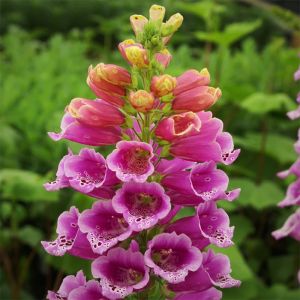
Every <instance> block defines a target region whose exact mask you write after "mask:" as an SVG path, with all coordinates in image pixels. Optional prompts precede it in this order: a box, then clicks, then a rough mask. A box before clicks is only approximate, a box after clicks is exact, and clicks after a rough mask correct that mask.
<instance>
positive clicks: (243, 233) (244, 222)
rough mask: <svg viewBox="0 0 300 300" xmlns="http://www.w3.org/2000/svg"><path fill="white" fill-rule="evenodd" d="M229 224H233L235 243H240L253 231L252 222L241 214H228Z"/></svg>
mask: <svg viewBox="0 0 300 300" xmlns="http://www.w3.org/2000/svg"><path fill="white" fill-rule="evenodd" d="M230 224H231V225H233V226H235V229H234V242H235V243H236V244H241V243H242V242H243V241H244V240H245V238H246V237H247V236H248V235H249V234H251V233H252V232H253V231H254V226H253V224H252V223H251V222H250V220H249V219H248V218H246V217H245V216H243V215H232V216H230Z"/></svg>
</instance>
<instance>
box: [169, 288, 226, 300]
mask: <svg viewBox="0 0 300 300" xmlns="http://www.w3.org/2000/svg"><path fill="white" fill-rule="evenodd" d="M200 299H201V300H220V299H222V292H221V291H219V290H217V289H216V288H214V287H211V288H209V289H206V290H203V291H197V292H184V293H179V294H178V295H176V297H175V298H174V300H200Z"/></svg>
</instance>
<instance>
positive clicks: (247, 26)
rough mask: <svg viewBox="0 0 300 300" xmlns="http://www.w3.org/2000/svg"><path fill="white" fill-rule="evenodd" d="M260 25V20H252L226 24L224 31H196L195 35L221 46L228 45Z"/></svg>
mask: <svg viewBox="0 0 300 300" xmlns="http://www.w3.org/2000/svg"><path fill="white" fill-rule="evenodd" d="M260 25H261V21H260V20H256V21H253V22H241V23H233V24H230V25H227V26H226V28H225V30H224V31H222V32H221V31H214V32H206V31H197V32H196V33H195V35H196V37H197V38H198V39H199V40H201V41H208V42H212V43H215V44H218V45H220V46H223V47H229V46H230V45H231V44H233V43H235V42H237V41H238V40H240V39H241V38H243V37H244V36H246V35H247V34H249V33H251V32H252V31H254V30H256V29H257V28H258V27H259V26H260Z"/></svg>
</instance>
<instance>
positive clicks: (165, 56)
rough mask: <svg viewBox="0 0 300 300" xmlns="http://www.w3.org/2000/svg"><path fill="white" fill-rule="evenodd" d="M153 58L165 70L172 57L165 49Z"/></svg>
mask: <svg viewBox="0 0 300 300" xmlns="http://www.w3.org/2000/svg"><path fill="white" fill-rule="evenodd" d="M155 58H156V60H157V61H158V62H159V63H160V64H161V65H162V66H163V67H164V68H166V67H167V66H168V65H169V63H170V61H171V59H172V55H171V53H170V52H169V50H168V49H167V48H165V49H163V50H161V51H160V52H158V53H156V54H155Z"/></svg>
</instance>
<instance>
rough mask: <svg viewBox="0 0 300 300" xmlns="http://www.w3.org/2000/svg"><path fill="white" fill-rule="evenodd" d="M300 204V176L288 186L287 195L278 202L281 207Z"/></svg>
mask: <svg viewBox="0 0 300 300" xmlns="http://www.w3.org/2000/svg"><path fill="white" fill-rule="evenodd" d="M290 205H300V178H298V179H297V180H296V181H295V182H293V183H291V184H290V185H289V187H288V188H287V192H286V197H285V198H284V199H283V200H282V201H281V202H279V203H278V206H279V207H285V206H290Z"/></svg>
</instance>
